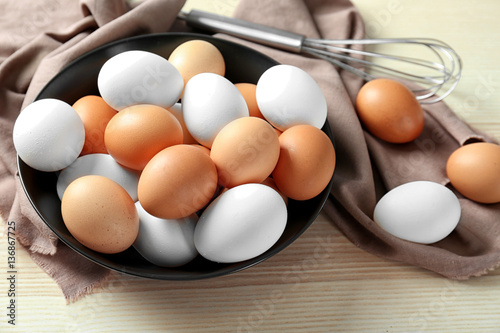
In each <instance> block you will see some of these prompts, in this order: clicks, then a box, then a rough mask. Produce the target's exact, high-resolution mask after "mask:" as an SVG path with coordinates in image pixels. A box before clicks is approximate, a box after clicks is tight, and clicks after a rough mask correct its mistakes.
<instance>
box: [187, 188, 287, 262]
mask: <svg viewBox="0 0 500 333" xmlns="http://www.w3.org/2000/svg"><path fill="white" fill-rule="evenodd" d="M287 216H288V213H287V208H286V205H285V203H284V202H283V199H282V198H281V196H280V195H279V193H278V192H276V191H275V190H274V189H272V188H271V187H269V186H266V185H262V184H244V185H240V186H236V187H233V188H231V189H229V190H227V191H225V192H223V193H222V194H221V195H219V196H218V197H217V198H216V199H215V200H214V201H212V203H211V204H210V205H209V206H208V207H207V208H206V209H205V210H204V211H203V213H202V214H201V216H200V219H199V220H198V223H197V225H196V228H195V231H194V244H195V246H196V249H197V250H198V252H199V253H200V254H201V255H202V256H203V257H204V258H206V259H208V260H211V261H215V262H222V263H233V262H238V261H243V260H248V259H251V258H254V257H256V256H258V255H261V254H262V253H264V252H265V251H267V250H268V249H269V248H271V247H272V246H273V245H274V244H275V243H276V241H277V240H278V239H279V238H280V236H281V235H282V234H283V231H284V230H285V227H286V223H287Z"/></svg>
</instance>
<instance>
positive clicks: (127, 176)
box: [56, 154, 139, 201]
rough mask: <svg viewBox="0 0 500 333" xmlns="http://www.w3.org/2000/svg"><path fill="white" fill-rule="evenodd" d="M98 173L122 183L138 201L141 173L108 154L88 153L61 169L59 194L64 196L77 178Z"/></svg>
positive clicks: (58, 186)
mask: <svg viewBox="0 0 500 333" xmlns="http://www.w3.org/2000/svg"><path fill="white" fill-rule="evenodd" d="M88 175H97V176H104V177H107V178H109V179H111V180H114V181H115V182H117V183H118V184H120V185H121V186H122V187H123V188H124V189H125V190H126V191H127V192H128V194H129V195H130V197H131V198H132V200H134V201H137V184H138V183H139V174H138V173H137V172H134V171H132V170H129V169H126V168H124V167H123V166H121V165H120V164H118V163H117V162H116V161H115V159H114V158H113V157H111V155H108V154H88V155H84V156H80V157H78V158H77V159H76V160H75V161H74V162H73V163H72V164H71V165H69V166H68V167H67V168H65V169H64V170H62V171H61V173H60V174H59V176H58V178H57V184H56V189H57V195H58V196H59V199H61V198H62V196H63V193H64V191H65V190H66V188H67V187H68V185H69V184H70V183H71V182H72V181H74V180H75V179H77V178H80V177H83V176H88Z"/></svg>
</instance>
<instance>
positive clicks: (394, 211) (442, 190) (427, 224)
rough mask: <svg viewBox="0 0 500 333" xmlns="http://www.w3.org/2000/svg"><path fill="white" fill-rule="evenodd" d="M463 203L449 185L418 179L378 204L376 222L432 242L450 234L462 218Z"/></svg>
mask: <svg viewBox="0 0 500 333" xmlns="http://www.w3.org/2000/svg"><path fill="white" fill-rule="evenodd" d="M460 215H461V207H460V202H459V201H458V198H457V197H456V195H455V194H454V193H453V192H452V191H451V190H450V189H448V188H447V187H445V186H443V185H441V184H438V183H435V182H430V181H415V182H410V183H406V184H403V185H400V186H398V187H395V188H394V189H392V190H391V191H389V192H388V193H386V194H385V195H384V196H383V197H382V198H381V199H380V200H379V202H378V203H377V205H376V206H375V211H374V213H373V218H374V220H375V222H376V223H377V224H378V225H380V226H381V227H382V228H383V229H384V230H386V231H387V232H389V233H391V234H392V235H394V236H396V237H399V238H402V239H405V240H409V241H412V242H416V243H422V244H431V243H434V242H437V241H440V240H442V239H443V238H445V237H446V236H448V235H449V234H450V233H451V232H452V231H453V230H454V229H455V228H456V226H457V224H458V222H459V221H460Z"/></svg>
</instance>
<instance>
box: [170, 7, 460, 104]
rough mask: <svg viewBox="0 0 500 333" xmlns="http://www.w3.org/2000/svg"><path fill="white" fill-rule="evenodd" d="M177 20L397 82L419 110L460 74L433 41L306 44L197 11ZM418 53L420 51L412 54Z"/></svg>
mask: <svg viewBox="0 0 500 333" xmlns="http://www.w3.org/2000/svg"><path fill="white" fill-rule="evenodd" d="M178 17H179V18H180V19H183V20H185V21H186V23H187V24H188V25H190V26H192V27H195V28H200V29H203V30H207V31H211V32H221V33H226V34H228V35H232V36H235V37H240V38H243V39H247V40H250V41H253V42H256V43H260V44H263V45H267V46H271V47H274V48H279V49H282V50H285V51H290V52H294V53H302V54H307V55H310V56H314V57H317V58H321V59H324V60H327V61H329V62H331V63H332V64H334V65H336V66H338V67H339V68H342V69H344V70H347V71H349V72H351V73H354V74H356V75H358V76H360V77H362V78H363V79H365V80H367V81H368V80H372V79H374V78H378V77H385V78H393V79H397V80H402V81H403V82H406V83H408V85H409V86H411V88H412V91H413V92H414V94H415V96H416V97H417V99H418V100H419V101H420V103H421V104H430V103H436V102H438V101H440V100H442V99H443V98H445V97H446V96H448V95H449V94H450V93H451V92H452V91H453V89H454V88H455V87H456V85H457V84H458V81H459V79H460V75H461V71H462V63H461V60H460V57H459V55H458V54H457V53H456V52H455V51H454V50H453V49H452V48H451V47H449V46H448V45H447V44H445V43H443V42H441V41H439V40H436V39H424V38H418V39H406V38H404V39H401V38H392V39H346V40H331V39H311V38H306V37H305V36H303V35H300V34H296V33H292V32H289V31H285V30H280V29H275V28H271V27H268V26H264V25H260V24H255V23H251V22H247V21H242V20H239V19H235V18H231V17H225V16H220V15H216V14H212V13H207V12H203V11H199V10H191V11H190V12H189V13H184V12H181V13H180V14H179V15H178ZM382 44H384V45H385V47H384V48H385V49H391V48H393V49H397V50H396V51H397V52H395V53H380V52H377V47H379V46H380V45H382ZM417 47H418V48H420V50H418V51H417V50H416V49H415V48H417ZM403 48H406V49H405V50H403ZM421 48H424V49H425V50H421ZM423 51H425V52H428V58H427V59H424V58H415V57H411V56H409V55H411V54H419V55H421V54H422V52H423ZM426 57H427V55H426ZM413 83H415V84H416V85H415V84H413ZM415 87H416V88H415Z"/></svg>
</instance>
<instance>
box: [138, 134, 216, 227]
mask: <svg viewBox="0 0 500 333" xmlns="http://www.w3.org/2000/svg"><path fill="white" fill-rule="evenodd" d="M216 189H217V169H216V168H215V165H214V163H213V162H212V160H211V159H210V156H209V155H208V154H207V153H206V152H204V151H203V150H201V149H199V148H196V147H193V146H192V145H186V144H180V145H176V146H172V147H168V148H165V149H164V150H162V151H161V152H159V153H158V154H156V155H155V156H154V157H153V158H152V159H151V160H150V161H149V163H148V164H147V165H146V167H145V168H144V170H143V171H142V174H141V176H140V178H139V185H138V196H139V202H140V203H141V205H142V207H143V208H144V210H146V211H147V212H148V213H149V214H151V215H153V216H156V217H159V218H163V219H178V218H182V217H186V216H188V215H190V214H193V213H195V212H197V211H198V210H200V209H201V208H203V207H204V206H205V205H207V204H208V202H209V201H210V200H211V199H212V197H213V195H214V193H215V190H216Z"/></svg>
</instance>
